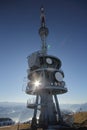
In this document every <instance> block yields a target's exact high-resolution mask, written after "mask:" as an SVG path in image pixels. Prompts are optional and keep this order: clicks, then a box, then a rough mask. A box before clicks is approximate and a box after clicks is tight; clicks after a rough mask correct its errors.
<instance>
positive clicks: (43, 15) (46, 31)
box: [39, 7, 49, 55]
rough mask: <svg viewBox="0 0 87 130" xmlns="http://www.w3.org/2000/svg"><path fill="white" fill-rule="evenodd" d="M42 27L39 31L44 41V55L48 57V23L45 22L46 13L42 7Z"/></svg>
mask: <svg viewBox="0 0 87 130" xmlns="http://www.w3.org/2000/svg"><path fill="white" fill-rule="evenodd" d="M40 10H41V27H40V29H39V35H40V37H41V41H42V50H41V51H42V54H43V55H46V54H47V44H46V37H47V36H48V33H49V30H48V28H47V27H46V22H45V13H44V8H43V7H41V9H40Z"/></svg>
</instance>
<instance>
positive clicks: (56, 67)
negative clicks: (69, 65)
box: [26, 7, 67, 129]
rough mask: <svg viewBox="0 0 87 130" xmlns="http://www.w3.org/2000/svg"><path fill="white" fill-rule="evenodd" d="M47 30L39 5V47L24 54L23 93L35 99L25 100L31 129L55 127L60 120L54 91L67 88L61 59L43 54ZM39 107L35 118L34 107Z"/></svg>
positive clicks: (36, 108)
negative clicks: (26, 75)
mask: <svg viewBox="0 0 87 130" xmlns="http://www.w3.org/2000/svg"><path fill="white" fill-rule="evenodd" d="M48 33H49V31H48V28H47V27H46V23H45V14H44V8H43V7H42V8H41V27H40V29H39V35H40V37H41V41H42V48H41V51H37V52H34V53H32V54H31V55H30V56H28V65H29V69H28V80H29V81H28V84H27V87H26V93H27V94H29V95H36V102H35V103H33V104H31V103H28V104H27V107H28V108H32V109H34V114H33V118H32V124H31V127H32V129H37V128H43V129H50V128H52V129H55V128H56V127H57V126H58V125H59V124H61V123H62V122H63V119H62V116H61V112H60V108H59V103H58V99H57V94H63V93H66V92H67V88H66V87H65V82H64V81H63V78H64V72H63V71H62V70H61V66H62V63H61V60H60V59H59V58H57V57H55V56H52V55H48V54H47V44H46V37H47V35H48ZM38 110H39V111H40V115H39V119H38V121H37V111H38Z"/></svg>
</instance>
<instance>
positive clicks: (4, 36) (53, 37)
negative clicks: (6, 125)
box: [0, 0, 87, 103]
mask: <svg viewBox="0 0 87 130" xmlns="http://www.w3.org/2000/svg"><path fill="white" fill-rule="evenodd" d="M42 5H43V6H44V8H45V12H46V25H47V27H48V28H49V32H50V33H49V36H48V38H47V44H48V45H50V48H49V50H48V54H51V55H54V56H57V57H59V58H60V59H61V61H62V69H63V71H64V73H65V78H64V80H65V82H66V86H67V88H68V93H66V94H63V95H59V96H58V97H59V101H60V103H85V102H87V0H0V101H1V102H2V101H9V102H12V101H15V102H26V101H27V99H28V98H29V95H27V94H25V92H24V89H25V87H26V81H27V79H26V78H25V77H27V69H28V65H27V56H28V55H29V54H31V53H32V52H34V51H37V50H40V48H41V40H40V37H39V35H38V29H39V27H40V7H41V6H42Z"/></svg>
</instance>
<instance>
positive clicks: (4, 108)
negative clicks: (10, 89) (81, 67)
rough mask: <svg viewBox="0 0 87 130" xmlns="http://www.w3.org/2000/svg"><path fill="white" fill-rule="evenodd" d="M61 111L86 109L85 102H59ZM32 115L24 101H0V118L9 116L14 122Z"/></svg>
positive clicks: (24, 119) (27, 118)
mask: <svg viewBox="0 0 87 130" xmlns="http://www.w3.org/2000/svg"><path fill="white" fill-rule="evenodd" d="M60 108H61V111H64V112H70V111H71V112H78V111H87V103H85V104H60ZM32 116H33V110H31V109H28V108H26V104H25V103H9V102H0V118H2V117H6V118H7V117H9V118H11V119H13V120H14V121H15V122H25V121H28V120H29V119H30V118H31V117H32Z"/></svg>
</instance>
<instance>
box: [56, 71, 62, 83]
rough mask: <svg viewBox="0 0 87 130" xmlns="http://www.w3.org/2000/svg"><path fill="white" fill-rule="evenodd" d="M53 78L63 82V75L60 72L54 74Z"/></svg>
mask: <svg viewBox="0 0 87 130" xmlns="http://www.w3.org/2000/svg"><path fill="white" fill-rule="evenodd" d="M55 78H56V80H58V81H60V82H61V81H63V75H62V74H61V73H60V72H56V73H55Z"/></svg>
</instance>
